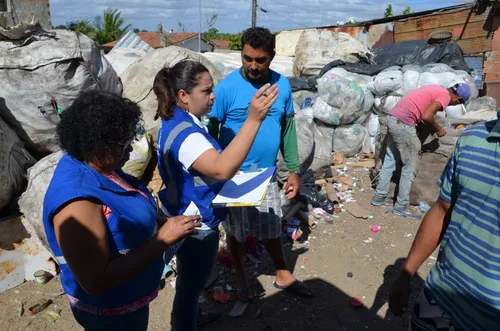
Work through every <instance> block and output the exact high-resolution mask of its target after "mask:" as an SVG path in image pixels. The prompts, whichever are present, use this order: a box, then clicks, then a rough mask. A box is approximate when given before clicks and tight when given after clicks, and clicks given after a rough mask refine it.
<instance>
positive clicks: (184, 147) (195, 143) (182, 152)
mask: <svg viewBox="0 0 500 331" xmlns="http://www.w3.org/2000/svg"><path fill="white" fill-rule="evenodd" d="M211 148H214V146H212V144H211V143H210V142H209V141H208V139H207V138H205V137H204V136H203V135H202V134H201V133H199V132H195V133H192V134H190V135H189V136H187V138H186V139H185V140H184V141H183V142H182V144H181V147H180V148H179V162H180V163H181V164H182V166H183V167H184V170H188V169H189V168H190V167H191V166H192V165H193V163H194V161H196V159H198V158H199V157H200V155H201V154H203V153H205V152H206V151H208V150H209V149H211Z"/></svg>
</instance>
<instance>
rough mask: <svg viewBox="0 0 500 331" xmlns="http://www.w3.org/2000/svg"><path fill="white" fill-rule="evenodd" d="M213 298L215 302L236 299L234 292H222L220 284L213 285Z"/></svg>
mask: <svg viewBox="0 0 500 331" xmlns="http://www.w3.org/2000/svg"><path fill="white" fill-rule="evenodd" d="M213 299H214V300H215V301H217V302H221V303H227V302H228V301H233V300H235V299H236V295H235V293H234V292H224V290H223V289H222V287H221V286H215V287H214V293H213Z"/></svg>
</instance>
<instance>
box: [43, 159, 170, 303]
mask: <svg viewBox="0 0 500 331" xmlns="http://www.w3.org/2000/svg"><path fill="white" fill-rule="evenodd" d="M117 173H118V174H119V175H120V176H122V178H124V179H125V180H127V181H128V182H129V183H130V184H131V185H132V186H134V187H136V188H138V189H140V190H141V191H143V192H144V193H145V194H146V195H147V197H148V198H145V197H144V196H143V195H142V194H140V193H139V192H135V191H127V190H125V189H124V188H122V187H121V186H120V185H118V184H116V183H115V182H113V181H112V180H110V179H109V178H107V177H106V176H103V175H101V174H100V173H98V172H97V171H96V170H94V169H93V168H92V167H90V166H89V165H87V164H85V163H82V162H80V161H78V160H76V159H75V158H73V157H71V156H69V155H68V154H64V155H63V157H62V158H61V160H60V161H59V163H58V165H57V168H56V170H55V172H54V176H53V177H52V180H51V182H50V185H49V187H48V189H47V192H46V193H45V199H44V202H43V225H44V227H45V233H46V235H47V240H48V242H49V245H50V248H51V250H52V252H53V253H54V255H55V257H56V259H57V262H58V263H59V265H60V267H61V283H62V286H63V288H64V291H65V292H66V293H67V294H69V295H71V296H73V297H75V298H77V299H79V300H80V301H81V302H83V303H85V304H88V305H92V306H95V307H99V308H117V307H121V306H124V305H127V304H131V303H133V302H135V301H137V300H139V299H141V298H144V297H146V296H148V295H150V294H152V293H153V292H154V291H155V290H156V289H158V287H159V284H160V279H161V274H162V271H163V267H164V265H163V261H162V257H158V259H156V260H155V261H154V262H153V263H151V264H150V265H149V266H147V267H146V268H145V269H144V271H143V272H142V273H140V274H139V275H138V276H137V277H135V278H134V279H132V280H130V281H129V282H127V283H125V284H123V285H120V286H118V287H115V288H113V289H111V290H109V292H107V293H106V294H104V295H102V296H93V295H90V294H88V293H87V292H85V290H84V289H83V288H82V287H81V286H80V284H78V282H77V280H76V279H75V277H74V276H73V273H72V272H71V270H70V268H69V267H68V265H67V264H66V260H65V259H64V256H63V254H62V252H61V249H60V247H59V244H58V243H57V240H56V235H55V232H54V224H53V217H54V215H55V214H56V213H57V211H59V209H60V208H61V207H62V206H64V205H65V204H67V203H68V202H71V201H73V200H75V199H92V200H97V201H100V202H102V203H103V204H104V205H106V206H108V207H109V208H110V209H111V215H110V217H109V218H108V220H107V222H106V226H107V230H108V231H107V232H108V245H109V252H110V254H111V256H113V257H118V256H120V255H121V254H127V253H128V252H129V251H130V250H132V249H134V248H137V247H139V246H140V245H142V244H143V243H144V242H145V241H146V240H148V239H150V238H151V237H153V236H154V235H156V233H157V231H158V226H157V219H156V215H157V205H156V203H155V201H154V199H153V197H152V195H151V194H150V193H149V191H148V189H147V188H146V187H145V186H144V185H142V184H141V183H140V182H139V181H138V180H137V179H135V178H134V177H132V176H129V175H127V174H125V173H124V172H122V171H121V170H117ZM63 226H64V225H63ZM82 231H84V230H83V229H82ZM81 253H82V254H85V252H81ZM88 268H92V265H91V264H89V266H88Z"/></svg>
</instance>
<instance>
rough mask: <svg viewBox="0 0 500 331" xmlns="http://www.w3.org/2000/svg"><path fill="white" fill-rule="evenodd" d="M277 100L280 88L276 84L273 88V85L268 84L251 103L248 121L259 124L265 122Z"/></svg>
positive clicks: (257, 93) (256, 94)
mask: <svg viewBox="0 0 500 331" xmlns="http://www.w3.org/2000/svg"><path fill="white" fill-rule="evenodd" d="M277 98H278V87H277V86H276V84H274V85H273V86H271V84H269V83H268V84H266V85H264V86H262V87H261V88H260V89H259V90H258V91H257V92H256V93H255V95H254V97H253V98H252V100H251V101H250V112H249V114H248V119H250V120H254V121H259V122H261V121H263V120H264V119H265V118H266V116H267V113H268V112H269V109H270V108H271V106H272V105H273V104H274V102H275V101H276V99H277Z"/></svg>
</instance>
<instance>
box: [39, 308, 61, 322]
mask: <svg viewBox="0 0 500 331" xmlns="http://www.w3.org/2000/svg"><path fill="white" fill-rule="evenodd" d="M41 317H42V318H43V319H44V320H46V321H47V322H52V323H54V322H55V321H57V320H58V319H60V318H61V315H60V314H59V312H55V311H53V310H47V311H46V312H44V313H43V314H42V315H41Z"/></svg>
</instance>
